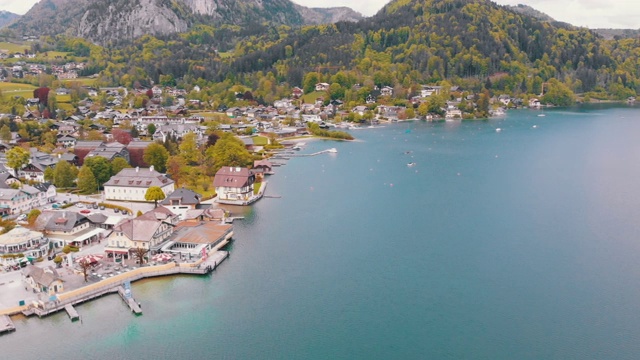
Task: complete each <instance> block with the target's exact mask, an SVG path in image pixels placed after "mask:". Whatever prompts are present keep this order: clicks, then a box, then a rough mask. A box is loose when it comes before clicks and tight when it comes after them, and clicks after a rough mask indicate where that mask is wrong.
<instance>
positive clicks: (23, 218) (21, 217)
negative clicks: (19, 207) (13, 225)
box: [16, 214, 27, 221]
mask: <svg viewBox="0 0 640 360" xmlns="http://www.w3.org/2000/svg"><path fill="white" fill-rule="evenodd" d="M16 220H18V221H25V220H27V214H20V216H18V218H17V219H16Z"/></svg>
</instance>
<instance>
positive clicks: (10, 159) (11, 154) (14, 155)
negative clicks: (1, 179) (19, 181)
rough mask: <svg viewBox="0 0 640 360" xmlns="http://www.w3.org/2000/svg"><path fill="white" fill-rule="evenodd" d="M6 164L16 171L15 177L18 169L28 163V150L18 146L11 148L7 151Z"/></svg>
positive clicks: (29, 155)
mask: <svg viewBox="0 0 640 360" xmlns="http://www.w3.org/2000/svg"><path fill="white" fill-rule="evenodd" d="M6 157H7V165H8V166H9V167H10V168H12V169H14V170H15V172H16V177H17V176H18V170H20V169H21V168H22V167H23V166H25V165H27V164H28V163H29V158H30V157H31V154H30V153H29V151H27V150H25V149H24V148H22V147H20V146H16V147H14V148H13V149H11V150H9V151H7V153H6Z"/></svg>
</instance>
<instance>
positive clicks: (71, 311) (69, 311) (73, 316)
mask: <svg viewBox="0 0 640 360" xmlns="http://www.w3.org/2000/svg"><path fill="white" fill-rule="evenodd" d="M64 309H65V310H66V311H67V315H69V319H71V321H77V320H80V315H78V312H77V311H76V309H75V308H74V307H73V305H71V304H67V305H65V306H64Z"/></svg>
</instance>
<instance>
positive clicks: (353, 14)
mask: <svg viewBox="0 0 640 360" xmlns="http://www.w3.org/2000/svg"><path fill="white" fill-rule="evenodd" d="M296 10H298V12H299V13H300V14H301V15H302V18H303V19H304V22H305V24H333V23H336V22H338V21H358V20H361V19H362V18H363V17H362V14H360V13H359V12H357V11H354V10H353V9H351V8H348V7H346V6H342V7H333V8H308V7H304V6H301V5H296Z"/></svg>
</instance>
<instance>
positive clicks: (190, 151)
mask: <svg viewBox="0 0 640 360" xmlns="http://www.w3.org/2000/svg"><path fill="white" fill-rule="evenodd" d="M178 149H179V150H180V156H182V158H183V159H184V160H185V161H186V162H187V164H188V165H198V164H199V163H200V161H201V159H202V153H201V152H200V149H198V143H197V141H196V134H194V133H192V132H190V133H188V134H186V135H185V136H184V137H183V138H182V143H180V146H179V147H178Z"/></svg>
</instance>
